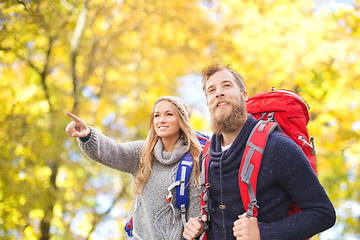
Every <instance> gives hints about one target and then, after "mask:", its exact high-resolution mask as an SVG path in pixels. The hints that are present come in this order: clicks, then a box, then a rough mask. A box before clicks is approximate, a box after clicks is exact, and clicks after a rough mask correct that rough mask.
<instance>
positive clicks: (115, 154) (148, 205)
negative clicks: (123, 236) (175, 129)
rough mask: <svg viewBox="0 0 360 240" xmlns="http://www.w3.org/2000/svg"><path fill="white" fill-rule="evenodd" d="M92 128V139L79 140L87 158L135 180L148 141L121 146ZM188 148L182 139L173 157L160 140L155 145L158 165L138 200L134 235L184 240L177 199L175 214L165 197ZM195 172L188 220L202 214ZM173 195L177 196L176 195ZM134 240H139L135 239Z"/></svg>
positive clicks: (153, 167)
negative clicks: (128, 175)
mask: <svg viewBox="0 0 360 240" xmlns="http://www.w3.org/2000/svg"><path fill="white" fill-rule="evenodd" d="M90 128H91V135H90V138H89V139H88V140H87V141H85V142H83V141H82V140H80V139H78V142H79V145H80V148H81V150H82V151H83V152H84V153H85V155H86V156H87V157H89V158H90V159H92V160H94V161H96V162H99V163H101V164H103V165H106V166H109V167H111V168H114V169H117V170H119V171H122V172H126V173H130V174H131V175H133V176H134V175H135V173H136V171H137V168H138V164H139V155H140V150H141V148H142V147H143V145H144V143H145V141H134V142H128V143H118V142H116V141H114V140H112V139H110V138H108V137H106V136H105V135H103V134H102V133H100V132H99V131H97V130H96V129H95V128H92V127H90ZM186 147H187V146H186V143H185V142H184V140H182V139H179V140H178V142H177V143H176V147H175V149H174V151H173V152H172V153H169V152H165V151H164V150H163V145H162V142H161V140H160V139H159V141H158V142H157V143H156V145H155V148H154V155H155V161H154V163H153V166H152V169H151V173H150V176H149V179H148V180H147V182H146V184H145V185H144V188H143V191H142V193H141V194H140V196H138V197H137V198H136V199H137V200H136V205H135V207H134V213H133V226H134V229H133V231H134V232H135V233H136V234H137V235H139V236H140V237H141V238H142V239H144V240H162V239H163V240H165V239H166V240H171V239H174V240H180V239H183V238H182V232H183V224H182V221H181V214H180V210H179V209H178V208H177V207H176V200H175V197H174V198H173V200H172V202H173V205H174V209H175V211H174V210H173V209H172V208H171V206H170V204H169V203H168V202H167V200H166V197H165V195H166V194H167V193H168V192H167V187H168V186H169V185H170V184H171V183H173V182H175V178H176V172H177V169H178V165H179V163H180V160H181V158H182V157H183V156H184V155H185V153H186ZM193 172H194V171H192V173H191V176H190V186H189V188H188V189H189V190H188V193H189V207H188V209H187V214H186V215H187V220H188V219H189V218H193V217H196V216H199V212H200V195H201V191H200V190H199V189H198V188H197V187H196V185H195V183H194V181H193V179H194V176H193ZM173 191H175V190H173ZM173 195H174V196H175V192H174V193H173ZM174 214H175V215H174ZM134 236H135V234H134ZM132 239H138V238H135V237H133V238H132Z"/></svg>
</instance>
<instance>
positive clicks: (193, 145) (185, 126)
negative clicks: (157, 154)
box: [133, 99, 202, 194]
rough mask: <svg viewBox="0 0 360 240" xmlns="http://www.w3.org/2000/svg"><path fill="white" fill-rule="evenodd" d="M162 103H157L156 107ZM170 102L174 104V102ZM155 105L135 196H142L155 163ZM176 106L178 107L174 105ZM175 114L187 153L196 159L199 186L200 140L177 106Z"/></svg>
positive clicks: (136, 179)
mask: <svg viewBox="0 0 360 240" xmlns="http://www.w3.org/2000/svg"><path fill="white" fill-rule="evenodd" d="M160 101H169V100H167V99H163V100H160ZM160 101H157V102H156V103H155V105H156V104H157V103H159V102H160ZM169 102H170V103H172V104H174V103H173V102H172V101H169ZM155 105H154V108H153V110H152V113H151V119H150V129H149V133H148V135H147V138H146V141H145V144H144V147H143V148H142V151H141V154H140V162H139V167H138V170H137V172H136V175H135V179H134V185H133V191H134V193H135V194H141V192H142V190H143V187H144V185H145V183H146V181H147V180H148V178H149V176H150V172H151V167H152V164H153V162H154V147H155V144H156V142H157V141H158V139H159V136H158V135H157V134H156V133H155V129H154V109H155ZM174 106H176V105H175V104H174ZM175 113H176V116H177V118H178V120H179V125H180V134H179V135H180V138H184V140H185V142H186V143H187V146H188V148H187V150H186V151H187V152H189V151H190V153H191V156H192V158H193V159H194V166H193V171H194V174H195V183H196V184H197V185H199V182H200V166H199V156H200V153H201V151H202V148H201V146H200V143H199V141H198V139H197V138H196V135H195V133H194V132H193V130H192V129H191V127H190V124H189V122H188V121H187V119H185V117H184V115H183V114H182V113H181V111H180V109H179V108H178V107H177V106H176V112H175Z"/></svg>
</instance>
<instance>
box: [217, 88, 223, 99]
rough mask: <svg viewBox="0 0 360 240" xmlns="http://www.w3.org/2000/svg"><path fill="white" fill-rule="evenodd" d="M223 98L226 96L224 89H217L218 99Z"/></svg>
mask: <svg viewBox="0 0 360 240" xmlns="http://www.w3.org/2000/svg"><path fill="white" fill-rule="evenodd" d="M222 96H224V91H223V89H222V88H218V89H216V97H217V98H218V97H222Z"/></svg>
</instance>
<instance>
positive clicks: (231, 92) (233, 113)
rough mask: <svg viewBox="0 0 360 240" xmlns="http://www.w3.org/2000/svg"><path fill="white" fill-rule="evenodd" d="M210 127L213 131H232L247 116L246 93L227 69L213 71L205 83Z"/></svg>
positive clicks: (240, 125) (239, 125)
mask: <svg viewBox="0 0 360 240" xmlns="http://www.w3.org/2000/svg"><path fill="white" fill-rule="evenodd" d="M205 91H206V98H207V105H208V108H209V111H210V116H211V128H212V130H213V131H214V132H215V133H222V132H232V131H235V130H236V129H238V128H239V127H242V125H243V124H244V122H245V121H246V118H247V112H246V100H247V93H246V92H241V90H240V87H239V85H238V84H237V83H236V80H235V78H234V76H233V75H232V74H231V73H230V72H228V71H227V70H221V71H218V72H216V73H214V74H213V75H212V76H211V77H210V78H209V79H208V80H207V81H206V85H205Z"/></svg>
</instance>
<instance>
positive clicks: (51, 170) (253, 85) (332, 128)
mask: <svg viewBox="0 0 360 240" xmlns="http://www.w3.org/2000/svg"><path fill="white" fill-rule="evenodd" d="M344 2H345V3H344ZM213 62H221V63H224V64H231V66H232V67H233V68H234V69H236V70H237V71H238V72H240V73H241V74H242V75H243V77H244V79H245V82H246V85H247V88H248V93H249V95H250V96H251V95H254V94H255V93H258V92H260V91H265V90H270V89H271V87H272V86H275V87H277V88H288V89H293V90H295V91H296V92H297V93H299V94H300V95H301V96H302V97H303V98H305V99H306V100H307V102H308V103H309V104H310V107H311V110H310V115H311V122H310V123H309V132H310V135H312V136H314V137H315V144H316V150H317V155H318V172H319V179H320V181H321V183H322V184H323V185H324V187H325V189H326V191H327V192H328V194H329V196H330V198H331V200H332V201H333V203H334V205H335V207H336V210H337V213H338V216H337V223H336V225H335V227H333V228H332V229H331V230H328V231H326V232H324V233H322V234H320V235H319V236H316V237H315V238H314V239H323V240H324V239H360V224H359V222H360V192H359V189H360V178H359V159H360V141H359V139H360V110H359V107H360V106H359V104H360V91H359V90H360V1H359V0H356V1H324V0H317V1H314V0H301V1H296V0H253V1H249V0H241V1H240V0H171V1H166V0H156V1H145V0H106V1H105V0H47V1H46V0H43V1H41V0H17V1H3V0H2V1H1V3H0V146H1V151H0V159H1V160H0V238H1V239H42V240H47V239H52V240H55V239H123V238H124V231H123V227H124V224H125V216H126V212H127V211H128V210H129V208H130V206H131V202H132V195H131V191H130V189H131V187H130V183H131V178H130V176H128V175H126V174H123V173H120V172H117V171H115V170H112V169H109V168H107V167H103V166H101V165H99V164H97V163H94V162H92V161H89V160H88V159H86V158H85V157H84V156H83V155H82V154H81V152H80V151H79V148H78V145H77V143H76V141H75V140H74V139H72V138H70V137H68V136H67V135H66V134H65V132H64V129H65V126H66V125H67V124H68V123H69V122H70V120H71V119H70V118H69V117H67V116H66V115H65V112H66V111H71V112H73V113H75V114H77V115H78V116H79V117H81V118H82V119H84V120H85V122H86V123H87V124H88V125H92V126H95V127H96V128H98V129H99V130H100V131H102V132H103V133H105V134H106V135H108V136H111V137H113V138H114V139H116V140H118V141H131V140H137V139H145V137H146V134H147V131H148V127H149V116H150V112H151V107H152V105H153V103H154V101H155V100H156V99H157V98H158V97H160V96H162V95H177V96H180V97H184V98H185V100H186V101H187V102H188V103H190V104H191V105H192V106H193V107H194V114H193V116H192V119H191V123H192V126H193V127H194V128H195V129H196V130H199V131H207V132H208V131H210V130H209V127H208V120H207V117H206V114H207V112H206V111H207V109H206V105H205V104H204V101H203V99H204V96H203V93H202V89H201V83H200V81H201V80H200V73H201V70H202V68H203V67H205V66H206V65H208V64H210V63H213ZM189 79H191V81H188V80H189ZM192 84H194V85H192ZM179 89H182V91H180V90H179ZM184 92H186V93H187V95H186V96H185V95H184V94H183V93H184ZM199 96H200V97H199ZM198 99H200V100H198ZM201 99H202V100H201Z"/></svg>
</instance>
